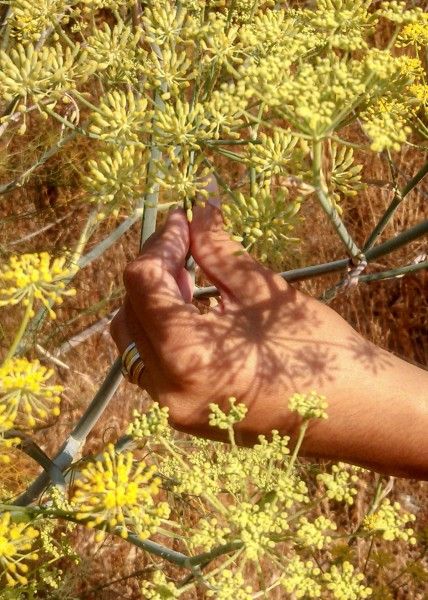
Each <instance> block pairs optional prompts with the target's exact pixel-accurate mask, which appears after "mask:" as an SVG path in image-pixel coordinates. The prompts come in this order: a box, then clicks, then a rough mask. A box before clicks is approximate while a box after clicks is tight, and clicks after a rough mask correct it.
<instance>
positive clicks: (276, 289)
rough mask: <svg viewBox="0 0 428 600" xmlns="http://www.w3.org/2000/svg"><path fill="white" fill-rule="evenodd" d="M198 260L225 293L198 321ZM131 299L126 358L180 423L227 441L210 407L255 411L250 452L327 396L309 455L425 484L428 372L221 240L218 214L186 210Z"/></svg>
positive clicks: (137, 264) (248, 428)
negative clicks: (235, 404) (295, 398)
mask: <svg viewBox="0 0 428 600" xmlns="http://www.w3.org/2000/svg"><path fill="white" fill-rule="evenodd" d="M189 251H190V252H191V253H192V255H193V257H194V258H195V260H196V262H197V263H198V264H199V266H200V267H201V269H202V270H203V271H204V272H205V273H206V275H207V276H208V278H209V279H210V281H212V283H213V284H215V285H216V286H217V287H218V288H219V290H220V292H221V300H220V304H219V305H218V306H217V307H216V308H215V309H212V310H211V311H209V312H208V313H207V314H200V312H199V311H198V309H197V308H196V307H195V306H194V305H193V304H192V303H191V300H192V291H193V290H192V284H191V281H190V278H189V276H188V274H187V272H186V270H185V268H184V265H185V260H186V255H187V254H188V252H189ZM124 281H125V287H126V291H127V296H126V299H125V303H124V305H123V306H122V308H121V309H120V311H119V313H118V315H117V316H116V317H115V319H114V320H113V322H112V325H111V334H112V336H113V339H114V341H115V343H116V345H117V347H118V350H119V352H120V353H122V352H123V351H124V349H125V348H126V347H127V345H128V344H129V343H130V342H131V341H135V342H136V344H137V348H138V350H139V352H140V355H141V357H142V359H143V360H144V362H145V365H146V369H145V371H144V373H143V375H142V376H141V378H140V385H141V387H142V388H144V389H147V391H148V392H149V394H150V395H151V397H152V398H153V399H154V400H156V401H158V402H159V403H160V405H161V406H167V407H168V408H169V414H170V422H171V425H172V426H173V427H175V428H176V429H179V430H181V431H186V432H188V433H192V434H194V435H198V436H202V437H207V438H212V439H225V438H222V437H221V434H219V433H217V430H214V429H213V428H211V427H210V426H209V425H208V415H209V412H210V411H209V406H208V405H209V404H210V403H211V402H216V403H218V404H219V405H220V407H222V408H223V409H226V408H227V407H228V402H227V399H228V397H230V396H235V397H236V398H237V399H238V401H239V402H242V403H244V404H245V405H246V406H247V407H248V413H247V415H246V418H245V419H244V421H243V422H242V423H240V424H238V425H237V426H236V439H237V442H238V443H240V444H242V445H247V446H250V445H253V444H254V443H255V442H256V441H257V437H258V435H259V434H266V435H268V434H269V433H270V432H271V431H272V430H273V429H277V430H279V431H280V433H282V434H284V435H289V436H290V437H291V443H293V442H294V441H295V440H296V436H297V433H298V428H299V419H298V418H297V417H296V415H295V413H291V412H290V411H289V409H288V399H289V397H290V396H291V395H292V394H293V393H294V392H308V391H311V390H316V391H317V392H319V393H320V394H323V395H325V396H326V397H327V400H328V403H329V407H328V414H329V418H328V419H327V420H326V421H318V422H313V423H311V425H310V426H309V429H308V432H307V434H306V437H305V441H304V443H303V447H302V452H303V454H304V455H306V456H311V457H313V458H329V459H334V460H343V461H347V462H350V463H354V464H358V465H362V466H366V467H370V468H372V469H374V470H376V471H379V472H382V473H386V474H391V475H398V476H404V477H415V478H420V479H428V435H427V430H428V399H427V397H428V393H427V391H428V372H426V371H424V370H422V369H419V368H417V367H415V366H414V365H411V364H409V363H407V362H405V361H403V360H401V359H399V358H398V357H396V356H394V355H393V354H390V353H388V352H386V351H384V350H382V349H381V348H378V347H377V346H375V345H373V344H371V343H370V342H368V341H367V340H365V339H364V338H362V337H361V336H360V335H359V334H358V333H357V332H356V331H355V330H354V329H353V328H352V327H351V326H350V325H349V324H348V323H347V322H346V321H345V320H344V319H342V317H340V315H338V314H337V313H336V312H335V311H334V310H332V309H331V308H329V307H328V306H326V305H324V304H322V303H320V302H318V301H317V300H315V299H314V298H312V297H310V296H308V295H306V294H303V293H301V292H299V291H297V290H296V289H294V288H293V287H292V286H291V285H289V284H287V283H286V282H285V281H284V280H283V279H282V278H281V277H280V276H279V275H276V274H275V273H273V272H272V271H270V270H269V269H266V268H264V267H263V266H261V265H260V264H258V263H257V262H256V261H254V260H253V259H252V258H251V257H250V256H249V255H248V254H247V253H245V252H243V251H242V247H241V246H240V245H239V244H238V243H236V242H234V241H232V240H231V239H230V238H229V236H228V235H227V234H226V233H225V232H224V229H223V222H222V218H221V214H220V211H219V210H218V209H217V208H215V207H213V206H210V205H207V206H206V208H199V207H197V208H195V210H194V218H193V221H192V223H191V224H190V226H189V224H188V223H187V220H186V217H185V215H184V213H183V212H182V211H181V210H175V211H173V212H171V213H170V214H169V216H168V219H167V221H166V224H165V225H164V226H163V228H161V229H160V230H159V231H158V232H156V234H154V235H153V236H152V237H151V238H150V239H149V240H148V241H147V242H146V244H145V246H144V249H143V252H142V254H141V255H140V256H139V257H138V258H137V259H136V260H134V261H133V262H131V263H130V264H129V265H128V266H127V267H126V269H125V273H124Z"/></svg>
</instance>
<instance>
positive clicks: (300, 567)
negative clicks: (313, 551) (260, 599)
mask: <svg viewBox="0 0 428 600" xmlns="http://www.w3.org/2000/svg"><path fill="white" fill-rule="evenodd" d="M320 574H321V570H320V569H319V568H318V567H316V566H315V565H314V564H313V562H311V561H310V560H308V561H306V562H304V561H303V560H301V559H300V558H299V557H298V556H293V557H292V558H291V559H290V560H289V561H288V562H287V563H286V567H285V572H284V574H283V575H282V577H281V586H282V587H283V588H284V589H285V591H286V592H288V593H289V594H293V596H294V597H295V598H320V597H321V586H320V584H319V582H318V581H317V579H318V577H319V575H320Z"/></svg>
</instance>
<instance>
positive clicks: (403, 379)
mask: <svg viewBox="0 0 428 600" xmlns="http://www.w3.org/2000/svg"><path fill="white" fill-rule="evenodd" d="M377 351H378V352H379V357H380V358H385V359H387V360H384V361H383V362H384V363H385V365H386V366H384V367H383V368H382V370H380V371H379V372H378V373H376V374H373V373H371V372H370V371H367V370H364V369H361V368H356V370H355V371H353V372H350V373H349V374H348V375H347V376H346V375H345V376H343V377H342V378H341V381H340V383H338V385H337V392H336V393H335V395H334V398H329V410H328V413H329V418H328V420H327V421H324V422H318V423H314V424H313V425H312V426H310V428H309V430H308V433H307V436H306V439H305V443H304V445H303V453H304V454H305V455H308V456H312V457H318V458H328V459H333V460H343V461H346V462H350V463H353V464H359V465H361V466H366V467H369V468H371V469H373V470H375V471H379V472H382V473H386V474H389V475H396V476H402V477H414V478H418V479H428V372H427V371H424V370H423V369H420V368H418V367H415V366H414V365H411V364H409V363H407V362H405V361H403V360H401V359H399V358H397V357H396V356H394V355H392V354H390V353H386V352H385V351H383V350H381V349H377Z"/></svg>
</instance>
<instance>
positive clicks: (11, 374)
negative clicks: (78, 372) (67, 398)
mask: <svg viewBox="0 0 428 600" xmlns="http://www.w3.org/2000/svg"><path fill="white" fill-rule="evenodd" d="M52 375H53V370H52V369H47V368H46V367H44V366H43V365H41V364H40V362H39V361H38V360H32V361H29V360H27V359H26V358H11V359H10V360H8V361H6V362H5V363H4V365H2V366H1V367H0V411H1V409H2V407H5V409H6V412H5V413H3V415H0V419H1V417H2V416H5V417H7V418H8V419H9V420H10V421H11V422H14V421H15V420H16V421H17V422H18V423H19V424H20V425H27V426H29V427H34V425H36V424H37V422H44V421H45V420H46V418H47V417H48V416H49V415H54V416H58V415H59V412H60V410H59V403H60V401H61V399H60V394H61V393H62V391H63V389H64V388H63V387H62V386H61V385H48V384H47V383H46V382H47V381H48V380H49V379H50V378H51V377H52Z"/></svg>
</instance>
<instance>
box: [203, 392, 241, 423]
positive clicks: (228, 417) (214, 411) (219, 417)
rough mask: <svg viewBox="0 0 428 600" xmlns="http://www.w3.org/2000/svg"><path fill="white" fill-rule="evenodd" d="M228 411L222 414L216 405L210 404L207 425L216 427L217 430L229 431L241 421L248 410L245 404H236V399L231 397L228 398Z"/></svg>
mask: <svg viewBox="0 0 428 600" xmlns="http://www.w3.org/2000/svg"><path fill="white" fill-rule="evenodd" d="M229 404H230V410H229V411H228V412H227V414H226V413H225V412H223V411H222V410H221V408H220V407H219V405H218V404H210V405H209V407H210V410H211V412H210V417H209V424H210V425H211V427H218V428H219V429H230V428H233V426H234V425H235V424H236V423H239V422H240V421H242V420H243V419H244V417H245V415H246V414H247V411H248V408H247V407H246V406H245V404H236V398H234V397H233V396H231V397H230V398H229Z"/></svg>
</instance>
